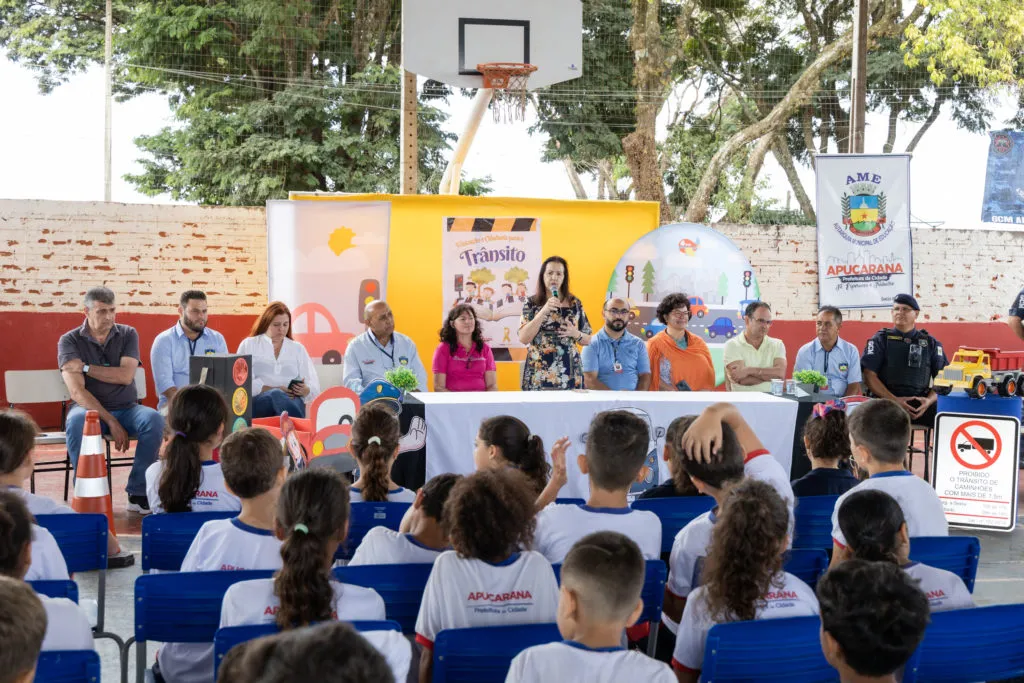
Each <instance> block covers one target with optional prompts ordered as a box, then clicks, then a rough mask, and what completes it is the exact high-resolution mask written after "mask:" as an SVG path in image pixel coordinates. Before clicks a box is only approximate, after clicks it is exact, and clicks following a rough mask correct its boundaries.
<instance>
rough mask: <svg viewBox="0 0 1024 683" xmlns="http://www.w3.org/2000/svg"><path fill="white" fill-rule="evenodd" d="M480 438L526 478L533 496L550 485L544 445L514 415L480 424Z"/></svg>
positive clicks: (549, 467) (487, 420) (489, 419)
mask: <svg viewBox="0 0 1024 683" xmlns="http://www.w3.org/2000/svg"><path fill="white" fill-rule="evenodd" d="M477 438H478V439H480V441H482V442H483V443H485V444H487V445H488V446H497V448H498V450H500V451H501V457H502V458H504V459H505V460H506V461H508V463H509V464H510V465H512V467H514V468H516V469H517V470H519V471H520V472H522V473H523V474H525V475H526V477H527V478H528V479H529V480H530V483H531V485H532V486H533V490H534V495H540V492H541V491H543V490H544V487H545V486H547V485H548V476H549V475H550V473H551V465H549V464H548V461H547V460H546V459H545V456H544V441H543V439H541V438H540V437H539V436H537V435H536V434H530V428H529V427H527V426H526V423H525V422H523V421H522V420H520V419H519V418H517V417H512V416H511V415H496V416H495V417H489V418H487V419H486V420H484V421H483V422H481V423H480V431H479V432H478V433H477Z"/></svg>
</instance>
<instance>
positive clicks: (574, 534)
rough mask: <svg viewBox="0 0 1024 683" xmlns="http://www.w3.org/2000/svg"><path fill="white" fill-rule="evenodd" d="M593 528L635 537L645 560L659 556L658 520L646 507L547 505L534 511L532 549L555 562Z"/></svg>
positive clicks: (591, 531) (562, 558) (659, 529)
mask: <svg viewBox="0 0 1024 683" xmlns="http://www.w3.org/2000/svg"><path fill="white" fill-rule="evenodd" d="M595 531H618V532H619V533H621V534H625V535H626V536H628V537H629V538H632V539H633V540H634V541H636V544H637V545H638V546H640V552H642V553H643V554H644V557H645V558H646V559H648V560H656V559H658V558H659V557H661V520H660V519H658V516H657V515H656V514H654V513H653V512H651V511H649V510H633V509H631V508H628V507H626V508H594V507H590V506H589V505H557V504H555V505H548V506H547V507H545V508H544V509H543V510H541V511H540V512H539V513H538V514H537V531H536V532H535V533H534V536H533V549H534V550H536V551H538V552H540V553H541V554H542V555H544V557H546V558H548V562H551V563H552V564H556V563H558V562H561V561H562V560H564V559H565V556H566V555H568V554H569V550H570V549H572V546H573V544H575V543H576V541H578V540H580V539H581V538H583V537H584V536H586V535H587V534H591V533H594V532H595Z"/></svg>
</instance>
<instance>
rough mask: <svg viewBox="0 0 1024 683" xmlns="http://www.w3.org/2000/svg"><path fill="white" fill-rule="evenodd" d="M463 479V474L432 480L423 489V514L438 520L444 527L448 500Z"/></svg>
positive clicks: (432, 478) (443, 475)
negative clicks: (456, 485)
mask: <svg viewBox="0 0 1024 683" xmlns="http://www.w3.org/2000/svg"><path fill="white" fill-rule="evenodd" d="M461 479H462V475H461V474H451V473H448V474H438V475H435V476H433V477H431V478H430V481H428V482H427V483H426V484H424V485H423V488H422V489H420V490H421V491H423V504H422V508H423V514H425V515H426V516H427V517H430V518H432V519H436V520H437V522H438V523H439V524H441V525H442V526H443V525H444V520H445V514H444V513H445V510H446V509H447V507H446V506H447V504H448V498H449V496H451V494H452V489H453V488H454V487H455V484H457V483H458V482H459V480H461Z"/></svg>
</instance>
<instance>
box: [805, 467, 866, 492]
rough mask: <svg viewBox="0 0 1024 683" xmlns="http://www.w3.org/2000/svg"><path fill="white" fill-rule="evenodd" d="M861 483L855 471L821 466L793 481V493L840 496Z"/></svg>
mask: <svg viewBox="0 0 1024 683" xmlns="http://www.w3.org/2000/svg"><path fill="white" fill-rule="evenodd" d="M859 483H860V479H858V478H857V477H855V476H853V472H851V471H850V470H846V469H840V468H838V467H819V468H817V469H813V470H811V471H810V472H808V473H807V474H805V475H804V476H802V477H800V478H799V479H797V480H796V481H794V482H793V495H794V496H796V497H797V498H802V497H804V496H839V495H842V494H844V493H846V492H847V491H849V490H850V489H852V488H853V487H854V486H856V485H857V484H859Z"/></svg>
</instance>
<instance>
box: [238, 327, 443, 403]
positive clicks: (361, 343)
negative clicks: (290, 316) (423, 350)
mask: <svg viewBox="0 0 1024 683" xmlns="http://www.w3.org/2000/svg"><path fill="white" fill-rule="evenodd" d="M343 368H344V369H343V371H342V372H343V374H342V380H341V383H342V384H343V385H344V386H346V387H348V388H349V389H351V390H352V391H354V392H356V393H357V394H359V393H362V391H363V389H365V388H366V387H367V385H368V384H370V382H372V381H374V380H377V379H384V373H385V372H387V371H388V370H392V369H394V368H409V369H410V370H412V372H413V374H414V375H416V380H417V382H418V383H419V390H420V391H426V390H427V369H426V368H424V367H423V361H421V360H420V355H419V352H417V351H416V344H415V342H413V340H412V339H410V338H409V337H407V336H405V335H404V334H400V333H398V332H394V333H393V334H392V335H391V340H390V341H389V342H388V344H387V346H381V343H380V341H378V339H377V337H375V336H374V335H373V333H372V332H370V331H369V330H367V331H366V332H363V333H362V334H361V335H359V336H358V337H356V338H355V339H352V340H350V341H349V343H348V346H347V347H346V348H345V364H344V366H343ZM253 390H254V391H255V387H254V388H253Z"/></svg>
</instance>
